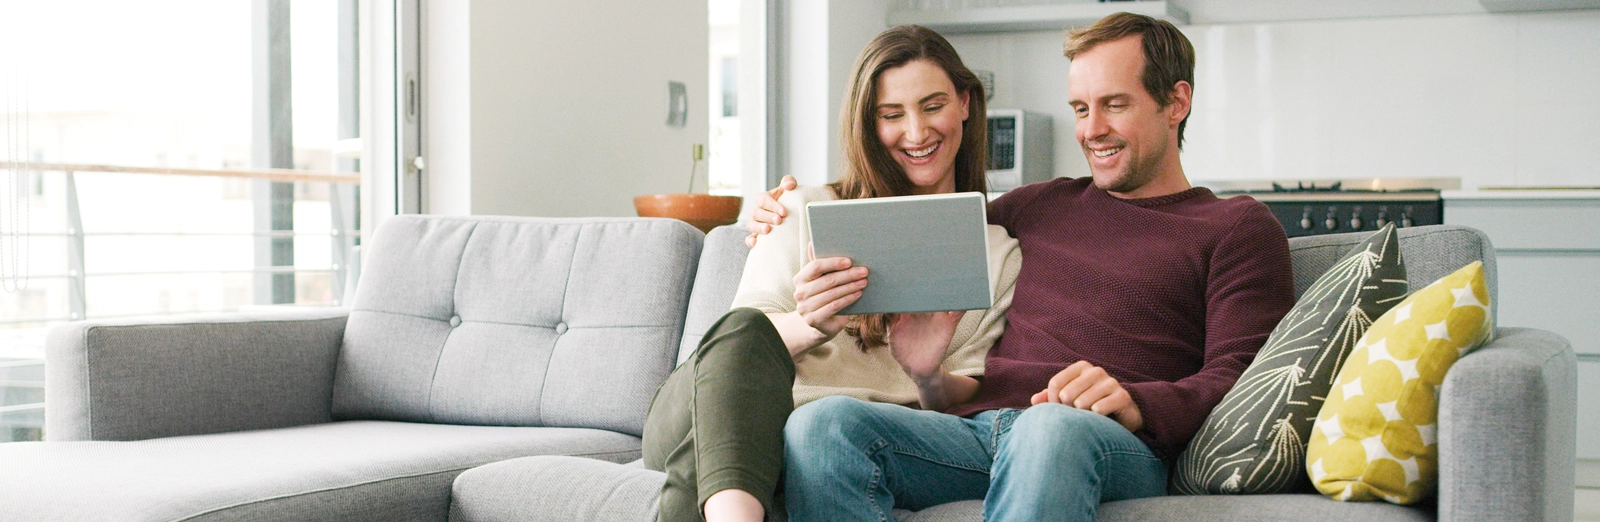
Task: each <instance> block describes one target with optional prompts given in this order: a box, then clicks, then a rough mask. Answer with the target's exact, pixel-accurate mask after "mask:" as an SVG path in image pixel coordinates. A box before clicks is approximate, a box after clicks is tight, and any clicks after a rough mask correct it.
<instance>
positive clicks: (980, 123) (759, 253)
mask: <svg viewBox="0 0 1600 522" xmlns="http://www.w3.org/2000/svg"><path fill="white" fill-rule="evenodd" d="M841 112H842V115H841V116H842V117H841V125H842V127H843V128H842V132H841V133H840V134H841V142H842V147H843V151H844V157H845V163H846V165H845V172H844V175H843V176H842V177H841V178H840V180H839V181H838V182H836V183H832V184H829V185H827V186H823V187H803V188H800V189H799V190H794V191H789V192H788V193H787V194H785V195H784V196H783V197H782V198H781V199H780V202H781V203H783V204H784V206H785V207H786V208H787V209H788V211H789V212H790V213H791V215H793V216H795V217H794V218H790V219H789V220H788V221H786V222H785V223H784V224H783V225H779V226H777V227H775V228H774V229H773V230H772V231H771V233H770V234H769V235H767V236H765V237H762V238H761V239H760V240H759V241H758V242H757V243H756V244H755V246H754V248H752V250H751V251H750V256H749V258H748V259H747V261H746V264H745V270H744V275H743V277H742V279H741V280H740V282H739V289H738V292H737V293H736V294H735V297H734V300H733V305H734V309H733V311H731V312H729V313H728V314H727V315H725V316H723V318H722V319H720V320H719V321H718V322H717V324H715V325H713V326H712V327H711V329H710V330H709V331H708V332H707V333H706V336H705V338H704V340H703V341H702V342H701V345H700V347H699V349H698V350H696V352H695V354H694V355H693V356H692V357H691V358H690V359H689V361H687V362H686V363H685V364H683V365H681V366H679V367H678V369H677V370H675V371H674V372H673V373H672V376H671V377H669V378H668V379H667V382H666V383H665V384H663V385H662V388H661V390H660V391H659V392H658V393H657V395H656V399H655V402H654V404H652V406H651V409H650V414H649V417H648V418H647V420H646V422H645V433H644V460H645V465H646V466H647V467H650V468H652V469H657V470H663V471H665V472H666V473H667V481H666V484H665V485H664V486H663V487H662V493H661V498H660V514H659V520H669V521H680V520H695V519H698V518H699V517H700V516H701V515H702V514H703V515H704V517H705V518H706V519H707V520H711V521H720V520H761V519H762V518H764V517H765V518H768V519H781V518H782V517H783V508H782V503H781V501H780V500H778V499H777V498H775V494H777V493H779V492H778V477H780V476H782V466H783V424H784V421H785V420H787V418H788V416H789V412H791V411H793V409H794V407H795V406H797V405H799V404H803V403H806V402H809V401H812V400H815V399H818V398H821V397H824V396H828V395H850V396H854V397H857V398H860V399H863V400H869V401H878V402H888V403H898V404H904V405H907V406H913V407H923V408H927V409H938V410H942V409H944V408H945V407H946V406H947V405H949V404H954V403H959V402H963V401H964V400H966V399H967V398H969V397H970V396H971V395H972V393H973V392H974V391H975V390H976V388H977V381H976V380H974V379H973V378H972V376H973V375H979V374H981V373H983V361H984V355H985V354H986V353H987V352H988V349H989V347H990V346H991V345H993V344H994V342H995V340H996V339H998V338H999V336H1000V331H1001V330H1002V329H1003V328H1004V322H1005V320H1004V314H1005V311H1006V309H1008V308H1009V307H1010V304H1011V292H1012V289H1013V287H1014V286H1015V283H1016V275H1017V270H1018V268H1019V267H1020V265H1021V258H1020V254H1019V252H1018V250H1017V242H1016V240H1014V239H1011V238H1010V237H1008V236H1006V234H1005V232H1004V230H1003V229H1000V228H998V227H990V229H989V250H990V258H991V262H990V265H991V270H992V271H994V272H995V273H994V274H992V277H994V280H995V281H996V287H995V288H996V299H995V303H994V306H993V307H991V308H990V309H988V310H978V311H972V312H965V313H963V312H944V313H929V314H899V315H896V316H884V315H873V316H841V315H835V314H836V313H837V312H838V311H839V310H840V309H842V308H843V307H845V306H848V305H849V304H850V303H853V302H855V301H856V300H857V299H859V298H860V296H861V290H862V289H863V288H865V286H866V285H867V284H868V279H869V277H868V274H867V270H866V269H865V268H862V267H851V266H850V260H848V259H844V258H824V259H815V260H810V261H808V260H807V259H808V258H809V255H808V248H807V244H806V241H807V237H809V233H808V230H807V227H808V224H807V223H806V221H805V219H804V217H803V214H802V213H798V212H797V211H798V210H799V209H801V208H804V206H805V204H806V203H808V202H811V201H825V200H832V199H856V198H870V197H884V196H904V195H913V194H938V193H950V192H957V191H960V192H984V191H985V181H984V168H985V154H984V153H985V150H986V149H985V146H986V143H985V135H984V133H985V131H986V127H987V120H986V118H985V111H984V95H983V86H982V84H981V83H979V81H978V79H977V77H976V76H974V75H973V74H972V72H971V71H970V70H968V69H967V68H966V66H965V65H963V64H962V63H961V59H960V57H959V56H958V55H957V54H956V52H955V49H954V48H952V47H951V46H950V43H949V42H947V41H945V39H944V38H943V37H941V36H939V34H938V33H935V32H933V31H931V30H928V29H925V28H922V27H916V26H903V27H895V28H891V29H889V30H887V31H884V32H883V33H882V34H880V35H878V37H877V38H875V39H874V40H873V41H872V42H871V43H869V44H868V45H867V47H866V49H864V50H862V52H861V56H860V57H859V58H857V60H856V66H855V73H854V75H853V77H852V81H851V89H850V93H849V95H848V98H847V99H846V103H845V107H844V109H843V111H841Z"/></svg>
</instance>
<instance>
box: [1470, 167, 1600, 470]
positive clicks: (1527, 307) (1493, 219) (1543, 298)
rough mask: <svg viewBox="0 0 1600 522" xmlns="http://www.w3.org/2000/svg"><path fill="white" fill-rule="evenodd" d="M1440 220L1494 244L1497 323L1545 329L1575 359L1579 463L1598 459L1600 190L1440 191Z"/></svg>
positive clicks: (1599, 402)
mask: <svg viewBox="0 0 1600 522" xmlns="http://www.w3.org/2000/svg"><path fill="white" fill-rule="evenodd" d="M1444 198H1445V202H1444V222H1445V223H1446V224H1452V225H1464V226H1469V227H1473V228H1476V229H1479V230H1482V231H1484V232H1485V233H1487V234H1488V235H1489V240H1490V241H1492V242H1493V243H1494V246H1495V259H1496V260H1497V262H1498V264H1499V267H1498V274H1499V278H1500V279H1499V302H1498V303H1496V305H1495V308H1496V310H1497V315H1498V320H1499V325H1501V326H1528V327H1533V328H1541V329H1545V330H1549V331H1552V332H1555V333H1558V334H1561V335H1562V336H1563V337H1566V338H1567V340H1568V341H1571V342H1572V349H1573V350H1574V351H1576V352H1577V354H1578V448H1577V450H1578V458H1580V459H1600V190H1561V191H1543V190H1505V191H1445V192H1444Z"/></svg>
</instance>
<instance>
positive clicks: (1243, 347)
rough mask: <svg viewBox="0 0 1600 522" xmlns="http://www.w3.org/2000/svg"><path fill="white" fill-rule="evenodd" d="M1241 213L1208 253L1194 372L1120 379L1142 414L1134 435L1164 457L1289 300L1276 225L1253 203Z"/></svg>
mask: <svg viewBox="0 0 1600 522" xmlns="http://www.w3.org/2000/svg"><path fill="white" fill-rule="evenodd" d="M1242 214H1243V215H1242V216H1241V217H1240V219H1239V220H1238V221H1236V222H1235V224H1234V226H1233V227H1232V228H1231V229H1230V230H1229V231H1228V232H1227V233H1226V234H1224V236H1223V237H1222V239H1221V240H1220V241H1218V242H1217V245H1216V246H1215V247H1214V250H1213V251H1212V253H1211V261H1210V266H1209V273H1208V274H1207V279H1206V281H1207V282H1206V295H1205V303H1206V308H1205V310H1206V311H1205V315H1206V316H1205V327H1206V330H1205V331H1206V336H1205V345H1204V362H1203V365H1202V367H1201V368H1200V371H1199V372H1197V373H1195V374H1194V375H1191V376H1189V377H1186V378H1184V379H1181V380H1178V381H1177V382H1160V381H1152V382H1142V383H1126V384H1124V385H1123V387H1124V388H1125V389H1126V390H1128V394H1129V395H1131V396H1132V398H1133V401H1134V403H1135V404H1137V405H1138V406H1139V412H1140V414H1141V416H1142V417H1143V419H1144V428H1143V429H1141V430H1140V431H1139V432H1137V433H1135V435H1137V436H1138V437H1139V438H1140V439H1142V440H1144V441H1145V443H1146V444H1148V445H1149V446H1150V447H1151V448H1152V449H1155V450H1156V452H1158V453H1160V454H1161V455H1162V456H1163V457H1165V458H1168V459H1174V458H1177V457H1178V455H1179V454H1180V453H1182V452H1183V450H1184V448H1185V447H1186V446H1188V444H1189V439H1190V438H1192V437H1194V434H1195V432H1197V431H1199V429H1200V425H1201V424H1202V423H1204V422H1205V419H1206V417H1207V416H1208V415H1209V414H1210V413H1211V410H1212V408H1215V407H1216V405H1217V404H1218V403H1220V402H1222V397H1223V395H1225V394H1227V393H1228V390H1229V389H1231V388H1233V384H1234V383H1235V382H1236V381H1238V379H1239V375H1240V374H1242V373H1243V372H1244V369H1245V367H1247V366H1249V365H1250V362H1251V361H1252V360H1253V359H1254V358H1255V355H1256V351H1257V350H1260V349H1261V346H1262V345H1263V344H1265V343H1266V341H1267V336H1268V335H1270V334H1271V333H1272V329H1273V328H1274V327H1276V326H1277V324H1278V321H1279V320H1281V319H1283V316H1284V314H1286V313H1288V312H1289V309H1290V308H1291V307H1293V306H1294V274H1293V271H1292V270H1293V269H1292V268H1291V263H1290V259H1289V242H1288V238H1287V236H1286V235H1285V234H1284V232H1283V227H1282V226H1281V225H1279V224H1278V221H1277V219H1275V218H1273V217H1272V214H1271V212H1270V211H1268V210H1267V208H1266V206H1265V205H1262V204H1260V203H1255V204H1252V205H1248V206H1246V208H1245V211H1244V212H1243V213H1242Z"/></svg>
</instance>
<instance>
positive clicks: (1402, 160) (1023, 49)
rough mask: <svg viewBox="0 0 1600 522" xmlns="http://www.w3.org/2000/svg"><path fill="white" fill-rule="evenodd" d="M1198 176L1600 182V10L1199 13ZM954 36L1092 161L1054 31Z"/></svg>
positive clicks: (1076, 157)
mask: <svg viewBox="0 0 1600 522" xmlns="http://www.w3.org/2000/svg"><path fill="white" fill-rule="evenodd" d="M1181 29H1182V30H1183V31H1184V33H1185V34H1186V35H1188V36H1189V39H1190V40H1191V41H1192V42H1193V43H1194V45H1195V50H1196V53H1197V55H1198V56H1197V58H1198V67H1197V70H1196V77H1195V93H1196V94H1195V106H1194V111H1193V113H1192V115H1191V116H1190V119H1189V124H1188V130H1187V132H1186V137H1187V142H1186V144H1185V146H1184V156H1183V157H1184V165H1185V170H1186V171H1187V172H1188V174H1189V177H1190V178H1192V179H1212V180H1222V179H1322V178H1387V177H1404V178H1418V177H1438V178H1449V177H1456V178H1461V180H1462V188H1464V189H1472V188H1477V187H1479V186H1496V185H1514V186H1546V185H1556V186H1560V185H1569V186H1571V185H1584V186H1594V185H1600V97H1596V96H1594V95H1593V94H1592V92H1593V89H1594V87H1595V86H1596V85H1600V11H1596V10H1587V11H1566V12H1544V13H1527V14H1467V15H1449V16H1417V17H1399V18H1376V19H1350V20H1323V21H1304V22H1276V23H1259V24H1254V23H1252V24H1222V25H1191V26H1184V27H1182V28H1181ZM950 41H951V43H953V44H954V45H955V46H956V48H957V50H959V51H960V52H961V55H962V57H963V58H964V59H965V61H966V62H967V64H968V65H969V66H970V67H972V68H973V69H979V70H988V71H993V72H994V73H995V89H994V90H995V93H994V97H993V99H992V100H991V101H990V102H989V106H990V107H995V108H1022V109H1028V110H1033V111H1040V112H1045V113H1048V114H1051V115H1052V116H1053V117H1054V119H1055V121H1056V133H1055V142H1056V154H1055V162H1056V168H1055V173H1056V175H1057V176H1083V175H1087V174H1088V167H1087V165H1086V163H1085V162H1084V160H1083V155H1082V153H1081V152H1079V150H1078V145H1077V143H1076V141H1075V138H1074V136H1073V132H1072V126H1071V122H1072V121H1073V114H1072V110H1071V108H1070V107H1069V106H1068V105H1067V96H1066V90H1067V82H1066V80H1067V60H1066V58H1063V57H1062V56H1061V44H1062V33H1060V32H1055V31H1045V32H1024V33H995V34H968V35H953V36H950Z"/></svg>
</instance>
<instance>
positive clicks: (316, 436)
mask: <svg viewBox="0 0 1600 522" xmlns="http://www.w3.org/2000/svg"><path fill="white" fill-rule="evenodd" d="M540 454H566V455H582V456H585V457H590V458H598V459H606V460H613V461H628V460H633V459H636V458H638V456H639V440H638V439H637V438H635V437H631V436H628V435H623V434H620V433H615V432H609V431H603V430H592V429H580V428H518V427H486V426H449V425H438V424H412V423H396V422H383V421H352V422H338V423H331V424H321V425H314V426H300V427H294V428H283V429H276V430H261V431H245V432H236V433H227V434H213V435H203V436H189V437H173V438H165V439H154V440H143V441H134V442H48V443H14V444H0V462H3V463H4V465H0V494H3V495H4V496H3V502H0V506H4V507H3V508H0V517H8V518H6V520H73V521H99V520H105V521H125V522H142V521H174V520H305V521H310V520H326V521H358V520H371V521H380V520H382V521H392V520H419V521H421V520H431V521H438V520H444V519H445V517H446V516H447V510H448V506H449V491H450V486H449V484H450V481H451V480H453V479H454V478H455V476H456V475H457V474H459V473H460V472H461V471H464V470H466V469H468V468H471V467H473V466H478V465H481V464H485V463H489V462H495V461H499V460H504V459H509V458H516V457H522V456H528V455H540Z"/></svg>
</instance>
